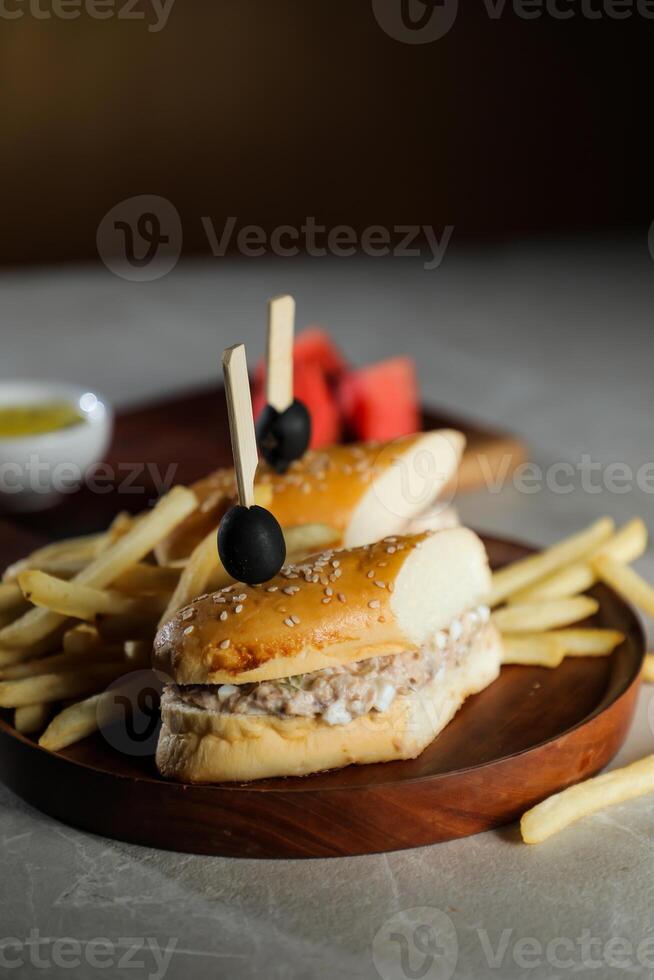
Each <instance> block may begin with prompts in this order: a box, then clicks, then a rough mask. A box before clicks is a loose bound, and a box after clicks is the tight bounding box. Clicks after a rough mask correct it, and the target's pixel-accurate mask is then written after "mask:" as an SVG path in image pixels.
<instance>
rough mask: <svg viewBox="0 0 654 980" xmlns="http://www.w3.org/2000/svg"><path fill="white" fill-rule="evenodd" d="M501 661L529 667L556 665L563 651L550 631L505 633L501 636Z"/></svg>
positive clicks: (560, 644)
mask: <svg viewBox="0 0 654 980" xmlns="http://www.w3.org/2000/svg"><path fill="white" fill-rule="evenodd" d="M502 648H503V652H502V663H503V664H523V665H525V666H531V667H558V666H559V664H560V663H561V661H562V660H563V657H564V655H565V651H564V648H563V644H562V643H561V642H560V641H559V640H557V639H556V638H555V636H553V635H552V634H551V633H526V634H524V635H521V634H511V633H509V634H507V635H506V636H502Z"/></svg>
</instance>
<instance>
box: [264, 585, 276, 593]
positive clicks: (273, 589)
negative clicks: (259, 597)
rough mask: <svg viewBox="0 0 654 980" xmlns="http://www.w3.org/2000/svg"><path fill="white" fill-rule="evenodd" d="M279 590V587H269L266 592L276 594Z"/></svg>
mask: <svg viewBox="0 0 654 980" xmlns="http://www.w3.org/2000/svg"><path fill="white" fill-rule="evenodd" d="M277 589H278V586H277V585H269V586H268V588H267V589H266V592H276V591H277Z"/></svg>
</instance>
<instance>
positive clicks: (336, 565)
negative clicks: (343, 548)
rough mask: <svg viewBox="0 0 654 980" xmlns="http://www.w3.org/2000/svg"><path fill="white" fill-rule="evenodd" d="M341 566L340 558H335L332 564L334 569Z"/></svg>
mask: <svg viewBox="0 0 654 980" xmlns="http://www.w3.org/2000/svg"><path fill="white" fill-rule="evenodd" d="M339 565H340V561H339V560H338V558H335V559H334V561H333V562H332V568H338V566H339Z"/></svg>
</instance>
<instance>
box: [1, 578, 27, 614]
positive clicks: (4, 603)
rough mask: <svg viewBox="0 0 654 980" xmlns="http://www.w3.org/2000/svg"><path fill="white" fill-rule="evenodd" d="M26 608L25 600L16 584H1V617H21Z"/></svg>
mask: <svg viewBox="0 0 654 980" xmlns="http://www.w3.org/2000/svg"><path fill="white" fill-rule="evenodd" d="M24 608H25V599H24V598H23V593H22V592H21V590H20V586H19V585H18V584H17V583H16V582H2V583H1V584H0V615H1V614H4V613H10V614H11V615H19V614H20V612H21V611H22V610H23V609H24Z"/></svg>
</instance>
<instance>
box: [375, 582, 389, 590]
mask: <svg viewBox="0 0 654 980" xmlns="http://www.w3.org/2000/svg"><path fill="white" fill-rule="evenodd" d="M375 585H376V586H377V588H378V589H385V588H386V582H379V581H377V580H376V581H375Z"/></svg>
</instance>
